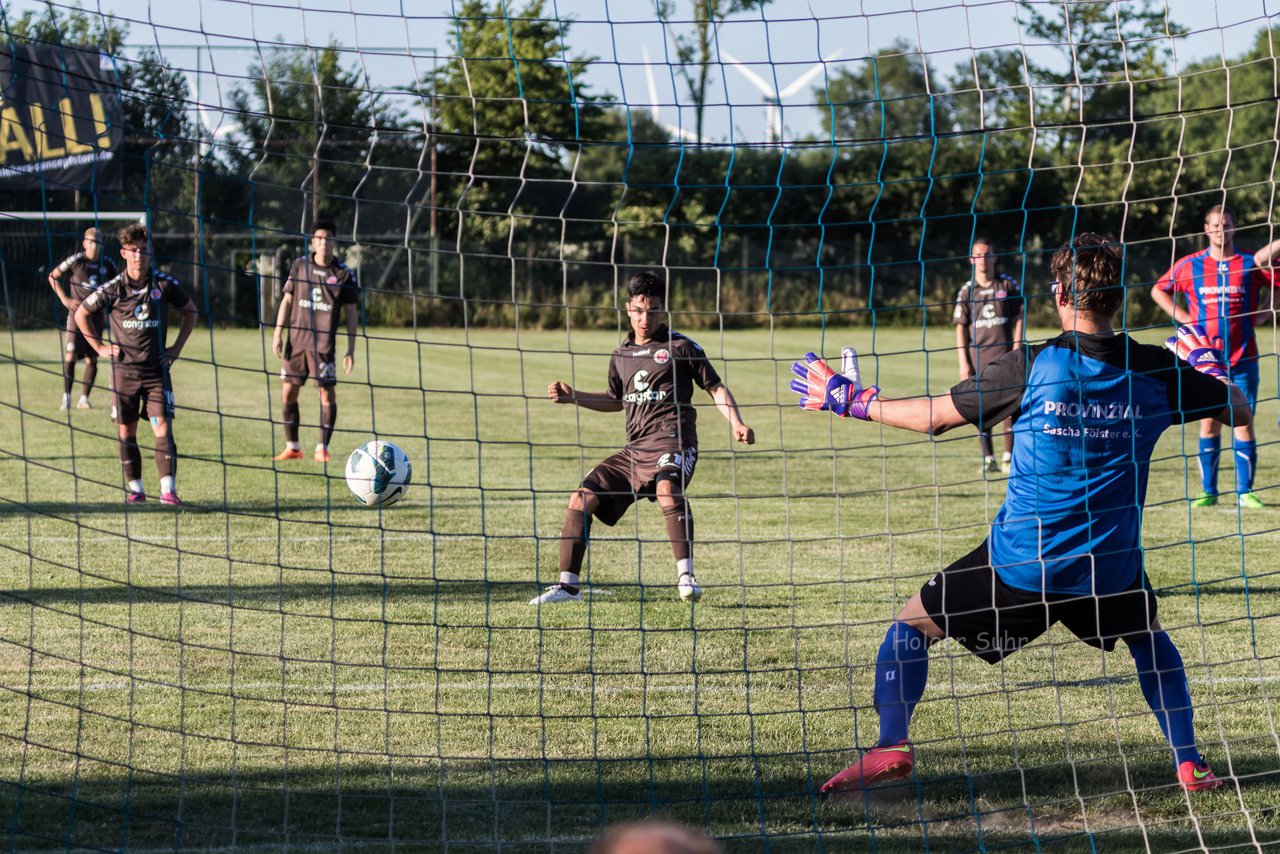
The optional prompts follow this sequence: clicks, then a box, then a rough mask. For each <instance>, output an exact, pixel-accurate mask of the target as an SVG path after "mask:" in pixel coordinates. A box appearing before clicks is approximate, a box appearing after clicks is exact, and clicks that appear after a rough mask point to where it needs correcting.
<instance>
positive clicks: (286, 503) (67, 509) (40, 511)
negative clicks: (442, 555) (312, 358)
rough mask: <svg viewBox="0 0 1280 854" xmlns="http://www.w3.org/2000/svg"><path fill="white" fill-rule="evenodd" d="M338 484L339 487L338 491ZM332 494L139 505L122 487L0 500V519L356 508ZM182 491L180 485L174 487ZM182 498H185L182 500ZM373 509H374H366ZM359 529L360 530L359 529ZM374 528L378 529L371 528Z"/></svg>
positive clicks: (151, 497)
mask: <svg viewBox="0 0 1280 854" xmlns="http://www.w3.org/2000/svg"><path fill="white" fill-rule="evenodd" d="M338 486H341V491H340V492H339V490H338ZM333 491H334V494H335V495H336V496H338V497H339V498H340V500H339V501H335V502H333V503H332V504H331V505H326V504H325V502H324V500H323V498H321V497H320V496H316V498H313V499H311V500H306V499H296V498H294V499H290V498H282V499H281V500H279V501H273V502H265V501H229V502H222V501H214V502H200V501H188V502H187V503H185V504H184V505H183V506H182V507H181V508H175V507H170V506H168V505H166V504H161V503H160V497H159V495H157V494H154V493H149V494H148V495H147V500H146V502H144V503H142V504H125V501H124V489H123V488H121V490H120V500H119V501H81V502H72V501H70V500H68V501H31V502H25V503H18V502H4V503H0V518H4V517H6V516H34V517H38V518H41V519H46V520H50V521H59V520H62V521H74V518H75V517H76V516H92V515H109V516H119V515H120V514H122V513H125V512H128V513H150V512H158V513H159V512H162V513H177V512H180V513H228V514H233V515H238V516H254V517H259V518H263V519H280V520H281V521H283V522H289V521H294V520H291V519H290V518H288V514H289V513H305V514H308V516H309V517H308V518H306V519H301V520H299V521H308V522H310V521H315V518H314V517H315V516H316V514H324V512H325V510H326V508H327V507H330V506H331V507H332V508H333V509H335V510H341V511H343V512H345V511H347V510H349V509H360V507H359V505H357V504H356V502H355V499H354V498H352V497H351V494H350V493H349V492H348V490H347V487H346V484H345V483H341V484H338V483H335V484H334V490H333ZM178 492H179V494H181V493H182V487H181V484H179V486H178ZM184 500H185V499H184ZM370 512H376V511H370ZM361 530H363V529H361ZM372 530H373V531H375V532H376V531H377V530H378V529H376V528H375V529H372Z"/></svg>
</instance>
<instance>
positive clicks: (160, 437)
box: [151, 417, 182, 505]
mask: <svg viewBox="0 0 1280 854" xmlns="http://www.w3.org/2000/svg"><path fill="white" fill-rule="evenodd" d="M151 433H152V435H154V436H155V439H156V452H155V453H156V472H157V473H158V474H159V475H160V500H161V501H163V502H164V503H165V504H175V505H180V504H182V500H181V499H180V498H178V488H177V475H178V443H177V442H175V441H174V438H173V425H172V424H171V422H170V421H169V419H168V418H159V417H153V418H152V419H151Z"/></svg>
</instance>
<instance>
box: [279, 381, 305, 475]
mask: <svg viewBox="0 0 1280 854" xmlns="http://www.w3.org/2000/svg"><path fill="white" fill-rule="evenodd" d="M301 388H302V386H300V385H298V384H297V383H291V382H284V383H281V385H280V420H281V422H282V423H283V424H284V450H283V451H281V452H280V453H278V454H276V455H275V457H274V458H273V459H275V460H276V461H277V462H282V461H284V460H300V459H302V446H301V445H300V444H298V422H299V420H300V416H299V413H298V391H299V390H300V389H301Z"/></svg>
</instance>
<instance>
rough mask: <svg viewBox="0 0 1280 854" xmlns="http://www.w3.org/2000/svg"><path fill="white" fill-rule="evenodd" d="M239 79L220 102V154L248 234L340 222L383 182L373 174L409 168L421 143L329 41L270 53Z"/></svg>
mask: <svg viewBox="0 0 1280 854" xmlns="http://www.w3.org/2000/svg"><path fill="white" fill-rule="evenodd" d="M248 77H249V81H250V82H248V83H246V84H244V85H242V86H238V87H236V88H235V89H233V90H232V92H231V93H230V96H229V102H230V105H231V112H232V113H233V115H234V117H235V121H236V122H237V123H238V125H239V128H238V130H237V131H236V132H235V133H234V134H233V135H232V143H233V144H232V145H230V146H228V147H227V148H226V154H225V156H226V158H227V160H228V163H229V166H230V172H231V173H232V174H235V175H239V176H247V178H246V180H247V181H248V183H249V186H250V189H251V201H252V211H251V215H252V219H253V222H254V224H255V225H256V226H258V227H262V228H275V229H281V230H284V231H287V232H294V231H296V230H298V229H300V228H302V227H303V226H304V225H305V224H306V223H308V222H310V221H312V220H314V219H316V218H330V217H331V218H334V219H338V220H347V221H349V219H350V216H349V215H350V212H351V210H352V201H353V198H354V196H355V194H356V192H357V189H358V188H359V189H360V190H361V191H371V190H372V188H371V187H369V186H368V185H369V184H370V182H371V181H372V183H375V184H376V183H378V182H380V181H387V180H390V178H391V176H389V175H386V174H385V172H383V171H380V170H379V168H378V167H379V166H383V165H391V164H392V163H402V162H404V161H406V160H407V161H408V162H409V163H416V161H417V158H418V153H419V151H420V149H421V145H422V142H421V135H420V134H418V135H415V134H413V133H411V132H409V131H408V130H407V129H406V127H405V124H404V119H403V116H402V114H401V113H400V112H399V110H397V109H396V108H394V107H393V106H392V105H391V104H390V103H389V102H388V100H387V99H386V97H385V96H383V95H381V94H379V93H378V92H376V91H375V90H374V89H373V88H372V87H371V86H370V85H369V83H368V81H367V80H366V79H365V78H364V76H363V75H362V74H361V72H360V71H358V70H356V69H348V68H344V67H343V52H342V50H341V49H340V47H339V46H338V45H337V43H332V42H331V43H330V44H329V45H328V46H326V47H323V48H292V47H291V48H274V49H272V50H269V51H267V52H266V54H265V57H264V59H263V60H262V62H260V63H259V64H256V65H254V66H252V67H251V68H250V69H249V74H248ZM397 178H398V180H400V181H401V182H402V181H403V176H397ZM243 195H245V196H246V197H247V196H249V194H243ZM246 201H248V199H247V198H246Z"/></svg>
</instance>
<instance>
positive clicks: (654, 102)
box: [640, 45, 661, 124]
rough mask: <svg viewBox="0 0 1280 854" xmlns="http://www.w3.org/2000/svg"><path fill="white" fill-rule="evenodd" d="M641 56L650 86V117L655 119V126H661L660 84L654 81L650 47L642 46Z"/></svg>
mask: <svg viewBox="0 0 1280 854" xmlns="http://www.w3.org/2000/svg"><path fill="white" fill-rule="evenodd" d="M640 54H641V56H643V57H644V78H645V82H646V83H648V84H649V115H650V116H652V117H653V121H654V123H655V124H661V122H660V121H659V120H658V84H657V83H656V82H655V81H654V79H653V63H652V62H651V61H650V59H649V46H648V45H640Z"/></svg>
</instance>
